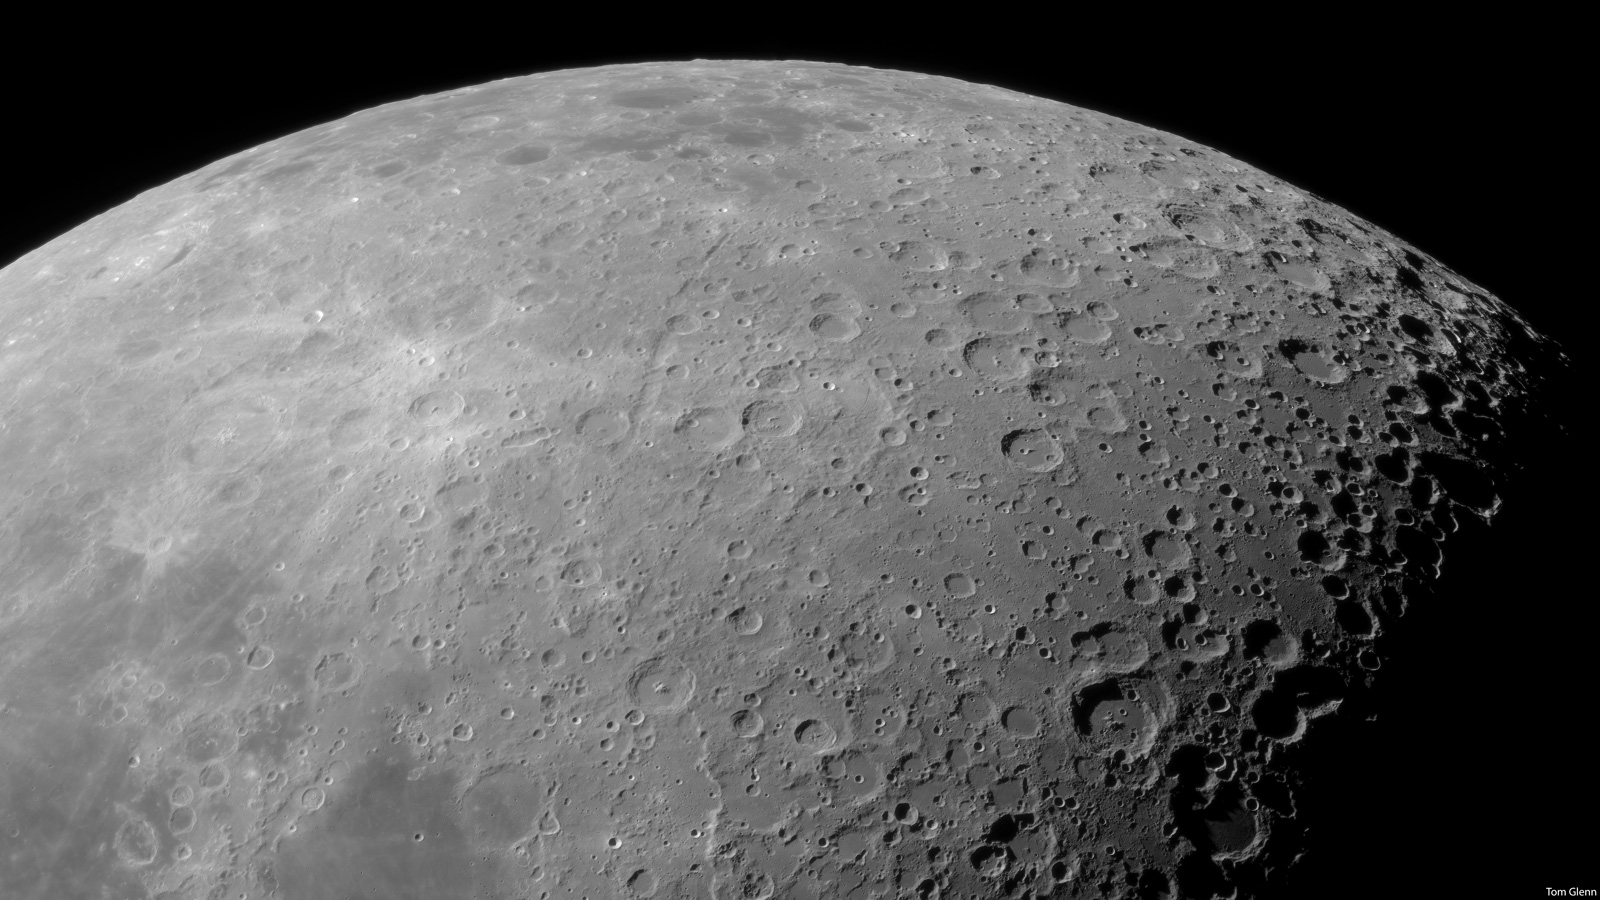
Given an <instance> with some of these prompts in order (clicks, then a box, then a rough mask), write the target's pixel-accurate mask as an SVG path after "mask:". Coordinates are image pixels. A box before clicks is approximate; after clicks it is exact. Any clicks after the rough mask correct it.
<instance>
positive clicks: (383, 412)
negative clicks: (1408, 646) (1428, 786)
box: [0, 60, 1549, 900]
mask: <svg viewBox="0 0 1600 900" xmlns="http://www.w3.org/2000/svg"><path fill="white" fill-rule="evenodd" d="M0 334H4V335H5V340H4V342H3V343H0V426H3V427H0V467H3V469H4V471H5V472H6V477H5V478H4V479H0V660H3V662H0V724H3V727H4V735H5V738H4V740H3V741H0V835H3V836H4V837H3V841H4V844H3V845H4V847H5V853H4V854H0V894H3V895H5V896H7V897H10V896H18V897H91V896H93V897H98V896H110V895H116V896H127V897H141V898H151V900H198V898H205V897H214V896H222V895H228V896H252V897H253V896H274V897H281V898H285V900H324V898H326V900H348V898H351V897H373V898H377V897H382V898H409V897H418V898H423V897H426V898H441V897H458V896H462V897H464V896H473V897H484V898H503V900H514V898H525V897H544V898H552V900H554V898H569V897H570V898H579V897H647V896H657V897H685V898H691V897H692V898H727V897H741V898H752V897H785V898H789V897H793V898H821V897H851V896H862V897H865V896H880V895H884V896H887V895H889V894H894V895H897V896H898V895H902V894H903V895H906V896H916V897H922V898H933V897H942V898H955V897H993V896H1019V897H1020V896H1068V897H1079V896H1083V897H1087V896H1100V890H1101V886H1102V885H1115V884H1125V885H1127V886H1129V889H1130V890H1132V889H1134V888H1137V890H1138V891H1140V892H1141V896H1211V895H1213V894H1215V895H1234V896H1240V897H1244V896H1257V895H1258V894H1259V892H1262V891H1268V890H1269V888H1270V886H1271V885H1273V884H1276V883H1278V882H1277V881H1275V879H1281V878H1283V877H1284V872H1285V871H1287V870H1289V869H1292V861H1293V860H1294V859H1295V858H1296V857H1297V855H1298V854H1299V853H1300V852H1301V850H1302V849H1303V845H1304V842H1305V841H1306V840H1307V839H1308V838H1307V836H1306V835H1305V834H1304V833H1303V830H1302V829H1299V828H1297V827H1295V826H1294V822H1293V819H1294V811H1295V799H1294V795H1295V790H1296V785H1297V784H1298V780H1299V778H1300V777H1301V776H1302V774H1304V773H1300V772H1298V771H1297V770H1296V769H1295V768H1294V765H1293V762H1292V760H1293V759H1294V758H1295V753H1296V752H1297V750H1298V749H1299V748H1302V747H1304V746H1306V745H1308V744H1310V743H1313V742H1315V741H1316V740H1317V737H1318V733H1319V723H1320V722H1321V721H1322V720H1324V719H1329V718H1332V717H1337V716H1338V715H1339V713H1340V709H1341V707H1342V706H1343V705H1344V704H1345V703H1346V701H1347V700H1348V699H1349V698H1350V697H1351V696H1353V695H1355V694H1358V693H1360V692H1362V691H1364V690H1366V689H1367V688H1368V687H1369V686H1370V685H1371V684H1373V683H1374V681H1375V680H1376V679H1378V678H1379V673H1380V671H1381V669H1382V667H1383V664H1384V661H1385V660H1384V656H1383V653H1382V652H1381V647H1380V642H1379V641H1378V640H1377V639H1378V637H1379V636H1380V635H1382V634H1383V632H1384V631H1385V629H1388V628H1391V627H1393V626H1394V623H1395V622H1396V620H1397V619H1398V617H1399V616H1401V615H1402V614H1403V613H1404V611H1405V610H1406V608H1407V606H1408V605H1409V604H1413V603H1423V602H1436V601H1435V600H1433V599H1432V598H1429V597H1428V596H1427V591H1428V586H1429V585H1431V584H1433V583H1434V582H1436V581H1437V580H1438V579H1439V577H1440V575H1441V572H1442V571H1443V570H1444V567H1445V560H1446V558H1447V556H1448V555H1449V554H1447V552H1446V550H1447V548H1448V547H1449V546H1450V544H1451V539H1452V536H1454V535H1456V534H1457V533H1458V532H1461V531H1463V530H1464V529H1471V528H1476V527H1478V526H1479V525H1481V524H1485V523H1491V522H1492V520H1493V519H1494V518H1495V516H1496V515H1497V513H1499V512H1500V509H1501V506H1502V503H1503V499H1504V498H1503V494H1504V489H1505V485H1506V483H1507V479H1508V475H1507V469H1506V463H1505V462H1504V455H1503V453H1502V452H1501V448H1502V447H1503V446H1504V444H1505V442H1506V440H1507V437H1508V434H1509V433H1511V432H1513V431H1514V430H1515V427H1516V423H1517V421H1518V420H1517V419H1516V416H1517V413H1516V410H1517V409H1518V408H1519V407H1520V406H1521V405H1523V404H1524V403H1526V402H1527V401H1528V399H1529V398H1530V397H1531V396H1532V395H1533V393H1534V390H1535V386H1536V385H1537V384H1538V382H1539V379H1540V378H1541V377H1543V375H1544V374H1545V373H1543V372H1541V371H1540V370H1539V368H1538V366H1539V365H1540V363H1538V362H1537V360H1538V359H1542V358H1543V357H1542V356H1541V352H1542V351H1540V348H1544V347H1546V346H1548V344H1549V341H1548V339H1547V338H1545V337H1544V336H1542V335H1540V334H1538V333H1537V332H1536V331H1534V330H1533V328H1532V327H1531V326H1530V325H1529V324H1528V323H1527V322H1526V321H1525V320H1524V319H1523V318H1522V317H1521V316H1520V315H1519V314H1518V313H1517V312H1515V311H1514V310H1513V309H1511V308H1510V307H1509V306H1508V305H1507V304H1505V303H1504V302H1502V301H1501V300H1499V299H1498V298H1496V297H1494V296H1492V295H1491V294H1490V293H1488V292H1487V291H1485V290H1484V289H1482V288H1481V287H1479V286H1477V285H1474V284H1473V283H1471V282H1470V281H1468V280H1467V279H1465V278H1463V277H1461V276H1460V275H1458V274H1457V273H1455V272H1454V271H1452V270H1451V269H1449V268H1448V267H1446V266H1445V265H1444V264H1443V263H1441V262H1440V261H1438V260H1436V259H1433V258H1432V257H1430V256H1428V255H1427V254H1426V253H1425V252H1424V251H1423V250H1421V249H1419V248H1416V247H1414V246H1412V245H1410V244H1407V243H1406V242H1404V241H1403V240H1401V239H1400V238H1399V237H1397V236H1395V235H1393V234H1390V233H1388V232H1386V231H1385V230H1384V229H1382V228H1380V227H1378V226H1376V225H1374V224H1373V223H1371V222H1367V221H1363V220H1362V219H1360V218H1359V217H1357V216H1355V215H1353V214H1352V213H1350V212H1349V211H1347V210H1344V209H1341V208H1339V207H1338V206H1335V205H1333V204H1331V203H1329V202H1327V201H1325V200H1323V199H1321V198H1318V197H1316V196H1314V195H1312V194H1310V193H1308V192H1305V191H1302V190H1298V189H1296V188H1295V187H1294V186H1292V185H1290V184H1286V183H1284V182H1282V181H1281V180H1279V179H1277V178H1275V177H1273V176H1272V175H1270V174H1268V173H1266V172H1263V171H1261V170H1259V169H1256V168H1254V167H1252V166H1250V165H1248V164H1246V163H1244V162H1243V161H1241V160H1238V159H1233V158H1230V157H1229V156H1228V155H1226V154H1224V153H1222V152H1219V151H1217V150H1215V149H1213V148H1210V147H1206V146H1202V145H1200V144H1196V143H1194V142H1191V141H1187V140H1185V139H1184V138H1182V137H1180V136H1177V135H1174V134H1169V133H1166V132H1163V131H1159V130H1156V129H1152V128H1148V127H1144V126H1142V125H1139V124H1137V123H1134V122H1130V121H1127V120H1124V119H1119V118H1116V117H1113V116H1108V115H1103V114H1101V113H1097V112H1094V111H1091V110H1086V109H1081V108H1077V107H1074V106H1070V105H1067V104H1063V103H1060V102H1057V101H1054V100H1048V99H1044V98H1039V97H1033V96H1028V95H1025V94H1020V93H1017V92H1014V91H1011V90H1006V89H1002V88H998V87H994V86H989V85H983V84H974V83H968V82H963V81H959V80H955V79H952V78H947V77H940V76H933V75H924V74H918V73H913V72H903V71H893V70H885V69H873V68H865V67H858V66H848V65H839V64H831V63H812V62H803V61H748V60H694V61H690V62H672V63H654V64H637V65H618V66H605V67H598V68H587V69H574V70H567V71H558V72H548V73H542V74H537V75H530V76H527V77H519V78H510V79H505V80H501V81H496V82H491V83H488V84H483V85H479V86H475V87H469V88H463V89H460V90H454V91H450V92H447V93H441V94H435V95H430V96H424V97H418V98H415V99H411V100H405V101H401V102H396V103H390V104H387V105H384V106H379V107H376V108H373V109H369V110H365V111H362V112H359V113H356V114H354V115H351V116H348V117H346V118H343V119H340V120H338V121H335V122H330V123H327V124H324V125H320V126H317V127H313V128H310V129H307V130H304V131H301V132H298V133H295V134H291V135H288V136H286V137H283V138H281V139H279V140H276V141H272V142H270V143H267V144H264V145H262V146H259V147H255V148H252V149H250V150H248V151H245V152H242V153H239V154H236V155H234V156H231V157H229V158H226V159H223V160H219V161H217V162H216V163H213V164H212V165H209V166H207V167H205V168H203V169H201V170H199V171H197V172H194V173H191V174H189V175H186V176H183V177H180V178H177V179H175V180H173V181H172V182H170V183H168V184H165V185H162V186H159V187H156V188H153V189H151V190H148V191H146V192H144V193H142V194H140V195H139V196H137V197H135V198H134V199H132V200H130V201H128V202H127V203H125V204H123V205H121V206H119V207H117V208H115V209H112V210H110V211H108V212H106V213H105V214H103V215H101V216H98V217H96V218H94V219H92V220H90V221H88V222H85V223H83V224H82V225H80V226H78V227H77V228H75V229H73V230H72V231H70V232H68V233H66V234H63V235H61V236H60V237H58V238H56V239H55V240H53V241H51V242H49V243H47V244H45V245H44V246H42V247H40V248H38V249H37V250H35V251H33V252H31V253H29V254H27V255H25V256H23V257H22V258H20V259H18V260H17V261H16V262H15V263H13V264H12V265H10V266H8V267H7V268H5V269H4V270H0ZM1536 351H1539V352H1536ZM1307 777H1311V776H1310V775H1308V776H1307ZM1267 895H1270V893H1269V894H1267Z"/></svg>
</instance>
